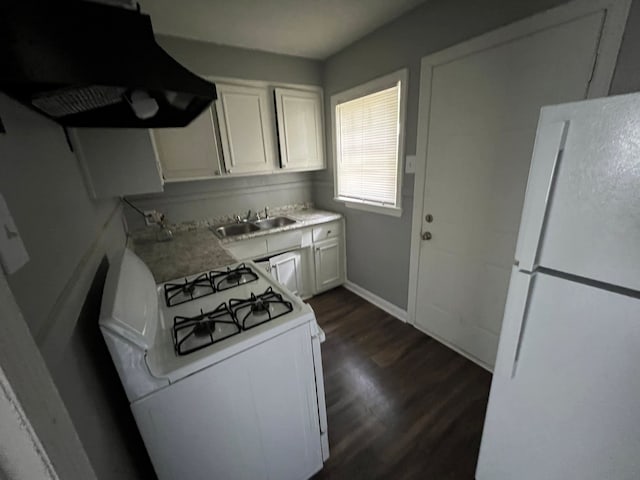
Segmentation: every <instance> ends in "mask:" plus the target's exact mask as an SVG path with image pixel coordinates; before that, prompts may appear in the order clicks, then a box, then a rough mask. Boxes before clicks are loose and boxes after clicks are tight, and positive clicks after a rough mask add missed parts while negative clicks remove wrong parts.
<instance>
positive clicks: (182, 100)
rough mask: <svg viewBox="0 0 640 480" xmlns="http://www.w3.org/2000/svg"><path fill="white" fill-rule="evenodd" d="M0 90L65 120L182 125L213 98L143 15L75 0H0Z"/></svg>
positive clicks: (128, 125)
mask: <svg viewBox="0 0 640 480" xmlns="http://www.w3.org/2000/svg"><path fill="white" fill-rule="evenodd" d="M0 90H2V91H4V92H5V93H6V94H8V95H10V96H11V97H13V98H15V99H16V100H18V101H20V102H22V103H24V104H25V105H27V106H29V107H30V108H32V109H34V110H36V111H38V112H40V113H42V114H44V115H46V116H48V117H49V118H51V119H53V120H55V121H56V122H58V123H60V124H61V125H64V126H72V127H109V128H160V127H183V126H185V125H188V124H189V123H190V122H191V120H193V119H194V118H195V117H197V116H198V115H199V114H200V113H201V112H202V111H203V110H204V109H205V108H207V107H208V106H209V105H210V104H211V102H212V101H213V100H215V99H216V88H215V85H214V84H212V83H209V82H207V81H205V80H203V79H202V78H200V77H198V76H197V75H195V74H193V73H191V72H190V71H189V70H187V69H186V68H184V67H183V66H182V65H180V64H179V63H178V62H176V61H175V60H174V59H173V58H172V57H171V56H169V55H168V54H167V53H166V52H165V51H164V50H162V48H160V46H158V44H157V43H156V42H155V39H154V36H153V29H152V26H151V19H150V18H149V16H148V15H143V14H141V13H140V12H139V11H135V10H129V9H125V8H120V7H114V6H108V5H102V4H98V3H93V2H89V1H81V0H59V1H52V0H45V1H33V0H26V1H25V0H2V1H1V2H0Z"/></svg>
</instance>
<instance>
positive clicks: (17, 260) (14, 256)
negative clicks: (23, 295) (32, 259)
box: [0, 193, 29, 275]
mask: <svg viewBox="0 0 640 480" xmlns="http://www.w3.org/2000/svg"><path fill="white" fill-rule="evenodd" d="M28 261H29V254H28V253H27V250H26V249H25V248H24V243H22V238H21V237H20V233H19V232H18V229H17V228H16V224H15V222H14V221H13V217H12V216H11V212H9V207H8V206H7V202H5V200H4V197H3V196H2V194H1V193H0V263H2V268H3V269H4V271H5V272H6V274H7V275H11V274H12V273H14V272H16V271H17V270H18V269H19V268H20V267H22V266H23V265H24V264H25V263H27V262H28Z"/></svg>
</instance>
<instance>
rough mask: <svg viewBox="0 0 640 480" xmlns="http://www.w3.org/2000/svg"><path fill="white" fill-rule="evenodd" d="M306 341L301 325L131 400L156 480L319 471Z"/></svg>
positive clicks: (295, 479) (291, 476)
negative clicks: (142, 396) (139, 398)
mask: <svg viewBox="0 0 640 480" xmlns="http://www.w3.org/2000/svg"><path fill="white" fill-rule="evenodd" d="M310 337H311V332H310V330H309V325H308V324H304V325H301V326H299V327H296V328H294V329H292V330H289V331H288V332H286V333H284V334H282V335H279V336H277V337H275V338H273V339H270V340H269V341H266V342H263V343H261V344H259V345H257V346H255V347H253V348H250V349H249V350H246V351H244V352H242V353H241V354H239V355H234V356H232V357H230V358H228V359H226V360H224V361H222V362H220V363H218V364H216V365H213V366H211V367H209V368H206V369H204V370H202V371H200V372H198V373H197V374H195V375H191V376H189V377H187V378H184V379H182V380H180V381H179V382H177V383H174V384H172V385H170V386H169V387H167V388H166V389H164V390H162V391H159V392H156V394H151V395H149V396H148V397H144V398H143V399H141V400H139V401H137V402H134V403H133V404H132V405H131V409H132V411H133V414H134V416H135V419H136V422H137V424H138V427H139V429H140V431H141V432H142V435H143V438H144V440H145V443H146V445H147V450H148V451H149V454H150V456H151V460H152V462H153V465H154V467H155V470H156V473H157V475H158V478H159V479H160V480H175V479H189V480H205V479H206V480H209V479H213V478H216V479H225V480H245V479H265V480H266V479H279V480H300V479H303V478H309V477H310V476H311V475H313V474H314V473H315V472H317V471H318V470H320V469H321V468H322V450H321V445H320V423H321V422H320V420H319V417H318V400H317V394H316V382H315V371H314V365H313V353H312V348H311V345H312V344H311V341H310V340H309V339H310ZM256 395H258V397H257V398H258V399H259V401H255V400H256Z"/></svg>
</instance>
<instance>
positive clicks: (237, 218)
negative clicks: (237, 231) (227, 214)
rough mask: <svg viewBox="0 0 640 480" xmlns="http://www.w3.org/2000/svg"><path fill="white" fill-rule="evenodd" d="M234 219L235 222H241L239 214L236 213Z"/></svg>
mask: <svg viewBox="0 0 640 480" xmlns="http://www.w3.org/2000/svg"><path fill="white" fill-rule="evenodd" d="M235 219H236V223H241V222H242V219H241V218H240V215H236V216H235Z"/></svg>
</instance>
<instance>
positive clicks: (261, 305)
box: [229, 287, 293, 330]
mask: <svg viewBox="0 0 640 480" xmlns="http://www.w3.org/2000/svg"><path fill="white" fill-rule="evenodd" d="M229 306H230V307H231V312H232V313H233V317H234V318H235V320H236V322H238V324H239V325H240V326H241V327H242V330H249V329H251V328H253V327H257V326H258V325H262V324H263V323H266V322H269V321H271V320H275V319H276V318H279V317H281V316H283V315H286V314H287V313H289V312H291V311H293V305H292V304H291V302H288V301H286V300H284V299H283V298H282V295H280V294H279V293H276V292H274V291H273V288H271V287H269V288H267V289H266V290H265V291H264V293H261V294H260V295H257V296H256V295H254V294H253V293H252V294H251V297H249V298H245V299H236V298H232V299H231V300H229ZM249 320H258V321H257V322H256V323H254V324H250V325H247V322H248V321H249Z"/></svg>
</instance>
